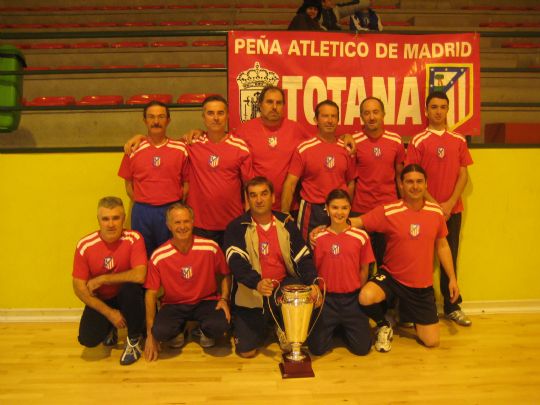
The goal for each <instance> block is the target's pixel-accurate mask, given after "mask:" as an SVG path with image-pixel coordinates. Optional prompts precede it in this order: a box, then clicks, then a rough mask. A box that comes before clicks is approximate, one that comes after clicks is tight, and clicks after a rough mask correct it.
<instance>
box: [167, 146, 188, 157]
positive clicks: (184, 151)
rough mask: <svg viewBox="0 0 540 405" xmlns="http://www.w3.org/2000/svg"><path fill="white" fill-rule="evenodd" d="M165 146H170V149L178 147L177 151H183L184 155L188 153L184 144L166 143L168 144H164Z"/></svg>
mask: <svg viewBox="0 0 540 405" xmlns="http://www.w3.org/2000/svg"><path fill="white" fill-rule="evenodd" d="M166 147H167V148H171V149H178V150H179V151H182V152H183V153H184V156H187V155H188V153H187V150H186V148H185V146H182V145H174V144H170V143H168V144H167V145H166Z"/></svg>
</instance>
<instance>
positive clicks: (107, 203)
mask: <svg viewBox="0 0 540 405" xmlns="http://www.w3.org/2000/svg"><path fill="white" fill-rule="evenodd" d="M101 207H103V208H109V209H112V208H116V207H122V208H124V203H123V202H122V199H120V198H118V197H114V196H107V197H103V198H102V199H100V200H99V201H98V209H99V208H101Z"/></svg>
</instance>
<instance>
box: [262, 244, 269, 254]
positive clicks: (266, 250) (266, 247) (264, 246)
mask: <svg viewBox="0 0 540 405" xmlns="http://www.w3.org/2000/svg"><path fill="white" fill-rule="evenodd" d="M269 252H270V244H269V243H268V242H261V255H263V256H267V255H268V253H269Z"/></svg>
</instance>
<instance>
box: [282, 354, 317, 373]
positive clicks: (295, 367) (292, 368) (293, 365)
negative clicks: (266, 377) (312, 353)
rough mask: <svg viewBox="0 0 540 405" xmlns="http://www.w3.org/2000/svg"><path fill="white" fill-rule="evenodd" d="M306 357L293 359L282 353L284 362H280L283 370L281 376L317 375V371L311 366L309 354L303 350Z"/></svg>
mask: <svg viewBox="0 0 540 405" xmlns="http://www.w3.org/2000/svg"><path fill="white" fill-rule="evenodd" d="M302 354H303V355H304V356H306V357H305V359H303V360H301V361H292V360H289V359H288V358H287V355H286V354H282V355H281V356H282V357H283V362H282V363H279V369H280V370H281V378H305V377H315V373H314V372H313V369H312V368H311V359H310V357H309V354H307V353H306V352H304V351H303V350H302Z"/></svg>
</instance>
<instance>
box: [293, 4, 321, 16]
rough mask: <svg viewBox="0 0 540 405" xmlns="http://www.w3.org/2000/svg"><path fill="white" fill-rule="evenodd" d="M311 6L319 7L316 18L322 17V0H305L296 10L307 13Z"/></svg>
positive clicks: (297, 12)
mask: <svg viewBox="0 0 540 405" xmlns="http://www.w3.org/2000/svg"><path fill="white" fill-rule="evenodd" d="M310 7H315V8H316V9H317V16H316V17H315V20H318V19H319V18H320V17H321V12H322V4H321V0H304V3H303V4H302V5H301V6H300V7H299V8H298V10H296V14H307V13H306V12H307V9H308V8H310Z"/></svg>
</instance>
